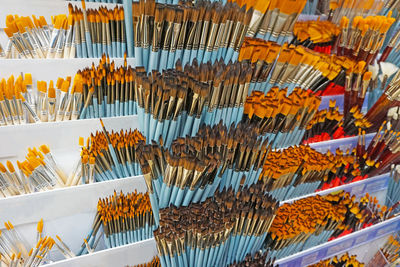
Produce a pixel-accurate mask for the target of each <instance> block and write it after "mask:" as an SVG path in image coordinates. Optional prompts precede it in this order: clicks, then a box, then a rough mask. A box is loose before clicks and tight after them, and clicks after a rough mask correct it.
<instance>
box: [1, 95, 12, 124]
mask: <svg viewBox="0 0 400 267" xmlns="http://www.w3.org/2000/svg"><path fill="white" fill-rule="evenodd" d="M0 107H1V110H2V112H3V115H4V118H5V119H6V124H7V125H13V124H14V121H13V119H12V116H11V114H10V110H9V109H8V107H7V103H6V101H4V100H3V101H0Z"/></svg>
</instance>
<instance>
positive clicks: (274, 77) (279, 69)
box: [269, 61, 286, 84]
mask: <svg viewBox="0 0 400 267" xmlns="http://www.w3.org/2000/svg"><path fill="white" fill-rule="evenodd" d="M284 65H286V62H279V61H278V62H276V66H275V69H274V71H273V72H272V74H271V79H270V80H269V83H270V84H274V83H275V82H276V80H277V79H278V78H279V74H280V73H281V72H282V68H283V67H284Z"/></svg>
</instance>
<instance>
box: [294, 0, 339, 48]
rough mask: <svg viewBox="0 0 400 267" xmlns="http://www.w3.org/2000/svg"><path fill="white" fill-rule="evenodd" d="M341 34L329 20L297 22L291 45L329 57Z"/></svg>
mask: <svg viewBox="0 0 400 267" xmlns="http://www.w3.org/2000/svg"><path fill="white" fill-rule="evenodd" d="M307 2H308V1H307ZM315 2H317V1H315ZM339 33H340V29H339V27H338V26H337V25H336V24H334V23H332V22H330V21H327V20H306V21H296V23H295V24H294V28H293V35H294V37H293V39H292V41H291V43H292V44H294V45H296V46H297V45H301V46H304V47H307V48H310V49H312V50H314V51H316V52H320V53H325V54H328V55H329V54H331V52H332V47H333V45H334V44H335V40H336V38H337V37H338V36H339Z"/></svg>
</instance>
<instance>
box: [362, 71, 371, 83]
mask: <svg viewBox="0 0 400 267" xmlns="http://www.w3.org/2000/svg"><path fill="white" fill-rule="evenodd" d="M371 77H372V72H370V71H366V72H365V73H364V75H363V80H364V81H369V80H371Z"/></svg>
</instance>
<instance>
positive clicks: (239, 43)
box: [235, 25, 248, 52]
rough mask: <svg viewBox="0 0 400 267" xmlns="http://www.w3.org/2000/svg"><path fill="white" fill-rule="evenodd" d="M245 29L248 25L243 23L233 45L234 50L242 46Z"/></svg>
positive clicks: (237, 50)
mask: <svg viewBox="0 0 400 267" xmlns="http://www.w3.org/2000/svg"><path fill="white" fill-rule="evenodd" d="M247 29H248V26H247V25H243V27H242V30H241V32H240V34H239V38H238V41H237V42H236V45H235V51H236V52H239V50H240V48H241V47H242V43H243V40H244V37H245V36H246V32H247Z"/></svg>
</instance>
